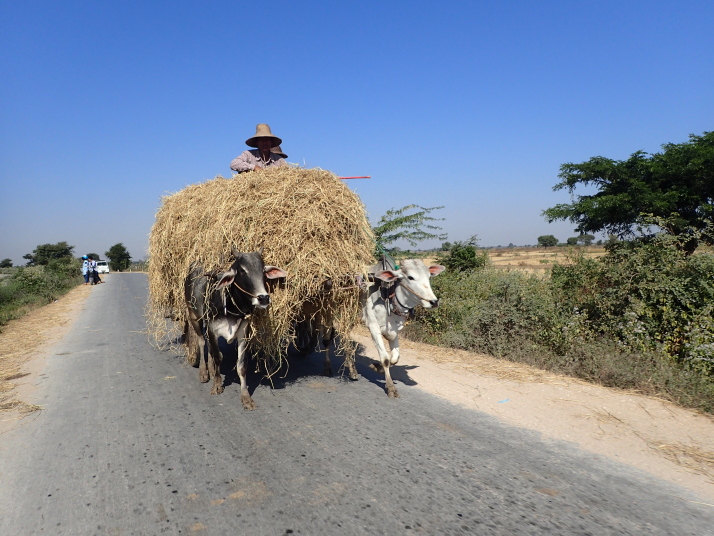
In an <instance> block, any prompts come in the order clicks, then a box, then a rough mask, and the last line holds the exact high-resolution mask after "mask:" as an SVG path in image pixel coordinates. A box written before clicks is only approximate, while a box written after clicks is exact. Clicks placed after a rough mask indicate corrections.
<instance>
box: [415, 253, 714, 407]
mask: <svg viewBox="0 0 714 536" xmlns="http://www.w3.org/2000/svg"><path fill="white" fill-rule="evenodd" d="M572 255H573V256H571V257H570V259H569V261H568V262H569V263H568V264H555V265H554V266H553V269H552V272H551V274H552V275H551V277H550V278H549V279H548V278H542V277H538V276H534V275H529V274H527V273H523V272H517V271H510V272H507V271H501V270H498V269H494V268H490V267H486V268H485V269H480V270H470V271H464V272H448V271H447V272H445V273H444V274H442V275H440V276H439V277H437V278H434V279H432V287H433V288H434V291H435V293H436V295H437V296H438V297H439V299H440V307H439V308H438V309H436V310H433V311H428V312H426V311H423V310H419V311H417V313H416V317H415V321H414V322H411V323H409V324H408V325H407V326H406V328H405V331H404V335H405V336H406V337H407V338H410V339H412V340H418V341H421V342H427V343H430V344H435V345H440V346H447V347H454V348H461V349H465V350H472V351H478V352H483V353H487V354H490V355H493V356H496V357H500V358H506V359H510V360H513V361H518V362H524V363H528V364H531V365H534V366H537V367H540V368H543V369H546V370H552V371H558V372H562V373H565V374H570V375H572V376H575V377H579V378H583V379H586V380H589V381H594V382H597V383H600V384H602V385H606V386H610V387H619V388H625V389H636V390H638V391H640V392H642V393H645V394H649V395H658V396H663V397H666V398H668V399H670V400H673V401H677V402H679V403H680V404H683V405H685V406H688V407H694V408H698V409H701V410H704V411H709V412H714V377H713V376H714V375H713V374H712V372H713V371H714V314H713V313H714V256H712V255H711V254H709V253H706V254H700V255H693V256H689V257H687V256H686V255H685V254H684V253H682V252H681V251H679V250H678V249H677V248H676V247H671V244H668V243H667V241H666V240H664V241H661V240H659V239H656V240H650V241H648V242H641V243H637V244H632V243H626V242H613V243H612V244H610V245H609V246H608V253H607V254H606V256H605V257H604V258H602V260H594V259H590V258H586V257H584V256H583V255H582V254H581V253H578V252H574V253H573V254H572Z"/></svg>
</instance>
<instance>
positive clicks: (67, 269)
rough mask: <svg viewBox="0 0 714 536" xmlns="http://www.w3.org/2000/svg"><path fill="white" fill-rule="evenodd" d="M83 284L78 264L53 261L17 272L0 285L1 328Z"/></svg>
mask: <svg viewBox="0 0 714 536" xmlns="http://www.w3.org/2000/svg"><path fill="white" fill-rule="evenodd" d="M82 281H83V279H82V276H81V275H80V265H79V261H77V260H76V259H72V258H62V259H53V260H51V261H49V262H48V264H47V265H46V266H37V267H31V268H24V267H23V268H18V269H16V270H15V271H14V273H13V274H12V275H11V276H10V277H7V278H4V279H3V281H2V283H3V284H2V285H0V326H2V325H4V324H6V323H7V322H8V321H10V320H13V319H15V318H20V317H21V316H22V315H24V314H25V313H27V312H28V311H30V310H31V309H33V308H34V307H39V306H42V305H45V304H47V303H50V302H51V301H54V300H56V299H57V298H59V297H60V296H61V295H63V294H65V293H66V292H67V291H68V290H70V289H71V288H73V287H75V286H77V285H79V284H80V283H81V282H82Z"/></svg>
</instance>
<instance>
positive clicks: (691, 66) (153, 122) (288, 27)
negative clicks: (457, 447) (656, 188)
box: [0, 0, 714, 264]
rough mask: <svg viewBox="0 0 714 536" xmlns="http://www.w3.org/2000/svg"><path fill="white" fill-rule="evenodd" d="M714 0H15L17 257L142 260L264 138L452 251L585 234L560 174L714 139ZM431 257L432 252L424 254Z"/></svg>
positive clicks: (5, 37)
mask: <svg viewBox="0 0 714 536" xmlns="http://www.w3.org/2000/svg"><path fill="white" fill-rule="evenodd" d="M712 28H714V2H711V0H695V1H686V0H684V1H678V2H674V1H656V0H653V1H649V2H645V1H626V0H620V1H617V2H614V1H583V2H572V1H570V2H566V1H547V0H545V1H540V2H526V1H509V0H505V1H501V2H473V1H472V2H461V1H452V2H443V3H438V2H421V1H410V2H388V1H381V2H373V1H362V2H349V3H347V2H344V3H343V2H321V1H313V2H300V1H292V2H282V1H274V2H270V3H265V4H264V5H261V3H259V2H237V1H232V2H211V1H203V2H188V1H181V0H174V1H171V2H164V1H152V2H134V1H123V2H89V1H86V2H76V1H65V2H56V1H55V2H42V1H33V0H26V1H23V2H10V1H7V0H0V80H2V83H0V229H2V232H1V233H0V258H6V257H9V258H11V259H12V260H13V261H14V262H15V263H16V264H20V263H22V262H23V261H22V255H23V254H25V253H29V252H31V251H32V250H33V249H34V248H35V247H36V246H37V245H38V244H44V243H55V242H59V241H62V240H65V241H67V242H69V243H70V244H71V245H74V246H75V253H77V254H78V255H79V254H82V253H85V252H97V253H100V254H102V255H103V253H104V252H105V251H106V250H108V249H109V248H110V247H111V246H112V245H113V244H116V243H117V242H122V243H123V244H124V245H125V246H126V247H127V249H128V250H129V252H130V253H131V255H132V257H133V258H135V259H140V258H144V257H145V256H146V248H147V244H148V234H149V231H150V229H151V225H152V224H153V221H154V215H155V213H156V210H157V209H158V207H159V205H160V198H161V196H162V195H165V194H167V193H171V192H176V191H178V190H180V189H181V188H183V187H184V186H186V185H188V184H192V183H196V182H199V181H202V180H205V179H209V178H212V177H214V176H216V175H217V174H222V175H224V176H229V175H230V169H229V167H228V165H229V163H230V161H231V160H232V159H233V158H234V157H235V156H237V155H238V154H240V153H241V152H242V151H243V150H244V149H245V148H246V146H245V140H246V139H247V138H249V137H250V136H252V135H253V133H254V132H255V125H256V124H257V123H263V122H264V123H268V124H270V126H271V128H272V129H273V132H274V133H275V134H276V135H278V136H280V137H281V138H283V150H284V151H285V152H286V153H287V154H288V155H289V157H290V158H289V161H291V162H298V163H300V164H304V165H307V166H309V167H312V166H319V167H322V168H324V169H329V170H332V171H334V172H335V173H337V174H339V175H371V176H372V179H370V180H354V181H350V183H349V184H350V186H351V187H352V188H354V189H355V190H356V191H357V192H358V194H359V195H360V197H361V198H362V201H363V202H364V203H365V206H366V207H367V210H368V212H369V215H370V218H371V220H372V221H373V222H376V221H377V220H378V218H379V217H380V216H381V215H382V214H384V213H385V211H386V210H388V209H390V208H398V207H401V206H404V205H407V204H411V203H416V204H420V205H423V206H427V207H432V206H437V205H444V206H445V208H444V209H442V210H440V211H438V213H435V215H438V216H441V217H443V218H445V220H444V221H443V222H442V226H443V228H444V231H446V232H447V233H448V235H449V240H451V241H454V240H466V239H467V238H468V237H469V236H471V235H473V234H477V235H478V236H479V238H480V240H481V245H499V244H501V245H507V244H508V243H514V244H517V245H522V244H534V243H536V239H537V237H538V236H540V235H543V234H554V235H555V236H556V237H558V238H559V239H560V240H561V241H565V239H566V238H567V237H569V236H574V232H573V225H572V224H569V223H567V222H559V223H555V224H548V223H546V222H545V220H544V219H543V218H542V216H541V212H542V211H543V210H544V209H546V208H548V207H551V206H553V205H555V204H557V203H561V202H567V200H568V199H569V197H568V194H567V192H553V191H552V187H553V186H554V185H555V184H556V183H557V182H558V178H557V175H558V169H559V167H560V165H561V164H563V163H565V162H581V161H584V160H587V159H588V158H590V157H592V156H596V155H602V156H606V157H609V158H615V159H622V158H626V157H627V156H629V155H630V154H631V153H633V152H635V151H637V150H644V151H648V152H657V151H658V150H660V146H661V145H662V144H663V143H667V142H673V143H680V142H684V141H686V140H687V139H688V135H689V134H691V133H694V134H701V133H702V132H704V131H708V130H712V129H714V121H713V120H714V89H713V88H714V31H713V30H712ZM422 245H423V246H424V247H432V246H435V245H437V243H436V242H433V243H428V242H427V243H424V244H422Z"/></svg>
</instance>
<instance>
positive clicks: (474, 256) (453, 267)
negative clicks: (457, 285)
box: [438, 242, 488, 272]
mask: <svg viewBox="0 0 714 536" xmlns="http://www.w3.org/2000/svg"><path fill="white" fill-rule="evenodd" d="M438 261H439V262H440V263H441V264H443V265H444V266H446V269H447V270H448V271H449V272H468V271H470V270H476V269H478V268H483V267H485V266H486V265H487V264H488V253H487V252H486V251H482V252H481V253H479V252H478V250H477V249H476V246H475V244H472V243H463V242H455V243H454V244H452V245H451V247H450V248H449V252H448V254H447V255H439V257H438Z"/></svg>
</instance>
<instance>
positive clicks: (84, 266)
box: [82, 255, 89, 285]
mask: <svg viewBox="0 0 714 536" xmlns="http://www.w3.org/2000/svg"><path fill="white" fill-rule="evenodd" d="M82 275H83V276H84V284H85V285H89V257H87V256H86V255H82Z"/></svg>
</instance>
